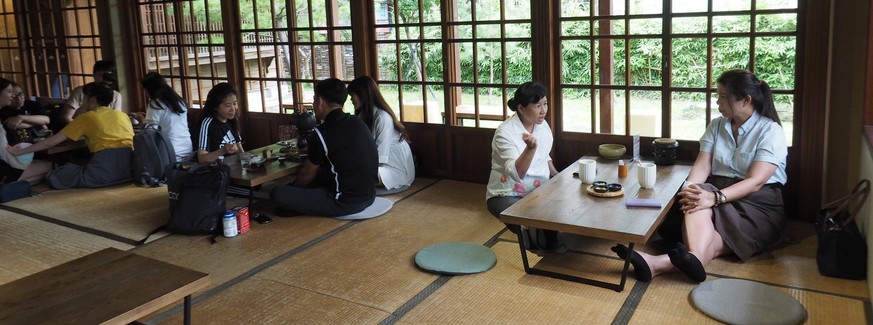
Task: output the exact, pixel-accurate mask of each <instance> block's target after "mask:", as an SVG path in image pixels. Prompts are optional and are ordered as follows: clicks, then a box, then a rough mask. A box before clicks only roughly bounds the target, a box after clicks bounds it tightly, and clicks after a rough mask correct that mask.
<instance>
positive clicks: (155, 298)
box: [0, 248, 210, 324]
mask: <svg viewBox="0 0 873 325" xmlns="http://www.w3.org/2000/svg"><path fill="white" fill-rule="evenodd" d="M209 282H210V279H209V275H208V274H206V273H202V272H197V271H193V270H190V269H186V268H183V267H180V266H176V265H172V264H169V263H165V262H161V261H158V260H155V259H151V258H148V257H144V256H140V255H136V254H133V253H129V252H125V251H122V250H119V249H115V248H107V249H104V250H101V251H99V252H96V253H93V254H91V255H87V256H84V257H81V258H78V259H75V260H72V261H70V262H67V263H64V264H61V265H58V266H55V267H53V268H50V269H47V270H44V271H42V272H39V273H35V274H32V275H29V276H27V277H24V278H21V279H18V280H15V281H12V282H9V283H7V284H4V285H2V286H0V323H2V324H103V323H112V324H127V323H130V322H133V321H136V320H137V319H140V318H142V317H145V316H146V315H148V314H151V313H153V312H155V311H157V310H159V309H161V308H163V307H165V306H168V305H170V304H172V303H173V302H176V301H179V299H183V298H184V301H185V324H190V323H191V295H192V294H193V293H195V292H197V291H198V290H201V289H203V288H206V286H208V285H209Z"/></svg>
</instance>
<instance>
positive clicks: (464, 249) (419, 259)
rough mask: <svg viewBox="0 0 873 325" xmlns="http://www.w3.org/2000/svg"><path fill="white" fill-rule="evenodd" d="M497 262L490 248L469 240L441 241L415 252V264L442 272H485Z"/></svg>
mask: <svg viewBox="0 0 873 325" xmlns="http://www.w3.org/2000/svg"><path fill="white" fill-rule="evenodd" d="M495 263H497V255H494V252H493V251H491V249H490V248H488V247H485V246H482V245H479V244H476V243H467V242H451V243H440V244H434V245H431V246H428V247H425V248H423V249H421V250H420V251H418V253H416V254H415V265H418V267H420V268H422V269H424V270H425V271H430V272H434V273H440V274H471V273H479V272H484V271H487V270H488V269H490V268H491V267H492V266H494V264H495Z"/></svg>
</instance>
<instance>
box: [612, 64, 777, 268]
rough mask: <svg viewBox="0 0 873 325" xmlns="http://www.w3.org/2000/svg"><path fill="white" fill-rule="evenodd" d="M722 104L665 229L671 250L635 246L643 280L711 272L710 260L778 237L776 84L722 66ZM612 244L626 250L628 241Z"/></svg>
mask: <svg viewBox="0 0 873 325" xmlns="http://www.w3.org/2000/svg"><path fill="white" fill-rule="evenodd" d="M717 83H718V111H719V113H721V116H719V117H718V118H716V119H714V120H713V121H712V122H710V124H709V126H708V127H707V128H706V131H705V132H704V134H703V137H701V138H700V153H699V154H698V155H697V160H695V161H694V166H692V168H691V172H690V174H689V175H688V182H689V183H690V185H687V186H686V187H684V188H683V189H681V190H680V191H679V193H678V196H679V204H678V205H674V209H673V210H671V211H670V213H668V215H667V217H666V218H665V220H664V223H663V224H662V225H661V227H660V229H659V231H658V232H659V234H660V235H661V236H662V237H664V238H665V239H667V240H672V241H675V242H676V243H675V245H674V247H673V248H672V249H670V250H669V251H668V253H667V254H661V255H650V254H646V253H643V252H633V255H632V256H631V263H632V264H633V266H634V273H635V274H636V277H637V280H639V281H644V282H648V281H650V280H651V279H652V277H654V276H657V275H659V274H663V273H667V272H675V271H680V272H682V273H684V274H685V275H687V276H688V277H689V278H690V279H691V280H692V281H695V282H702V281H704V280H706V270H705V268H704V267H705V266H706V265H707V264H708V263H709V262H710V261H712V260H713V259H714V258H716V257H718V256H722V255H728V254H734V255H736V256H737V257H739V258H740V260H743V261H746V260H748V259H749V258H751V257H752V256H754V255H756V254H759V253H761V252H763V251H765V250H766V249H768V248H770V247H772V246H773V245H774V244H777V243H778V242H779V238H780V236H781V233H782V226H783V224H784V222H785V209H784V205H783V203H782V186H783V185H784V184H785V182H786V181H787V176H786V174H785V164H786V157H787V156H788V146H787V144H786V141H785V132H784V131H783V130H782V124H781V123H780V122H779V116H778V115H777V113H776V108H775V106H774V104H773V95H772V92H771V91H770V86H768V85H767V83H766V82H764V81H763V80H760V79H758V78H757V77H756V76H755V75H754V74H752V73H751V72H749V71H747V70H730V71H726V72H724V73H722V74H721V76H719V77H718V79H717ZM612 250H613V251H614V252H615V253H616V254H617V255H618V256H619V257H622V258H624V257H625V256H627V253H628V249H627V247H624V246H623V245H617V246H615V247H613V248H612Z"/></svg>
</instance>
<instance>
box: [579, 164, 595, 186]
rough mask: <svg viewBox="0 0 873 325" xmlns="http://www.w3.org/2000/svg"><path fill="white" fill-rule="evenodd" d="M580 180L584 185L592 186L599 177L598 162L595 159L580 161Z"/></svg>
mask: <svg viewBox="0 0 873 325" xmlns="http://www.w3.org/2000/svg"><path fill="white" fill-rule="evenodd" d="M577 164H578V166H579V179H580V180H582V183H585V184H591V183H594V180H595V179H596V177H597V161H595V160H593V159H579V161H578V162H577Z"/></svg>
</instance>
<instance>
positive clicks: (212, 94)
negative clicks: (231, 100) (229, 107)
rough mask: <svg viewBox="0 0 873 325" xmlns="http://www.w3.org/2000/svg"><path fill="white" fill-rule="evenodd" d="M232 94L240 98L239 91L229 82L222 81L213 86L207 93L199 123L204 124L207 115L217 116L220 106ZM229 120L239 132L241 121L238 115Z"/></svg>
mask: <svg viewBox="0 0 873 325" xmlns="http://www.w3.org/2000/svg"><path fill="white" fill-rule="evenodd" d="M230 95H235V96H237V98H239V93H237V91H236V89H234V88H233V86H231V85H230V84H229V83H226V82H220V83H218V84H216V85H215V86H212V89H210V90H209V93H208V94H206V103H204V104H203V109H202V110H201V111H200V123H198V125H200V126H202V125H203V120H205V119H206V118H207V117H215V115H216V114H217V113H218V106H220V105H221V102H223V101H224V99H225V98H227V97H228V96H230ZM227 122H228V123H230V126H231V127H232V128H233V129H234V130H235V131H236V132H239V123H238V122H237V118H236V117H234V118H232V119H229V120H227Z"/></svg>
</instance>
